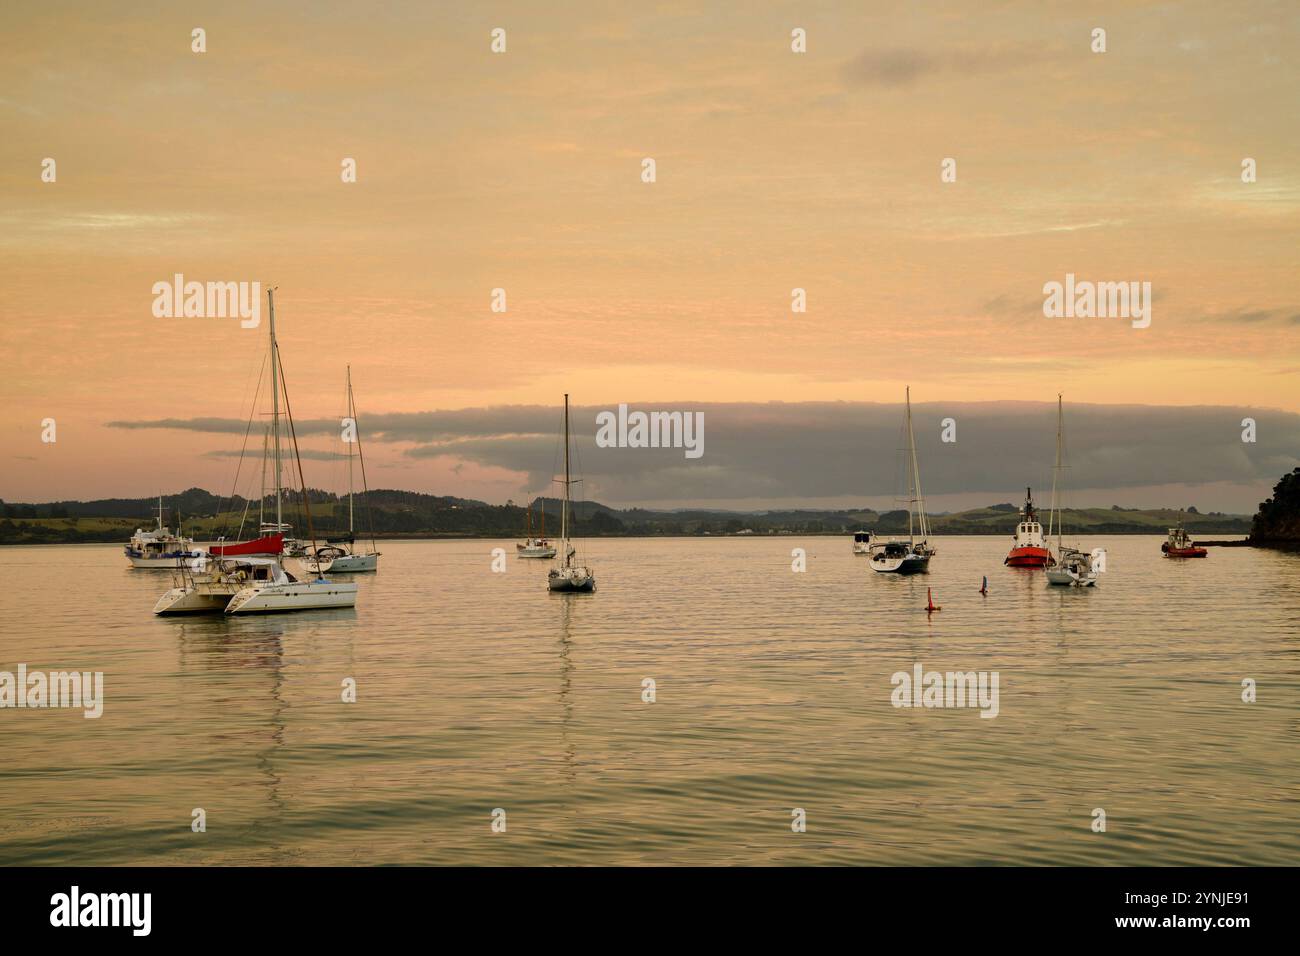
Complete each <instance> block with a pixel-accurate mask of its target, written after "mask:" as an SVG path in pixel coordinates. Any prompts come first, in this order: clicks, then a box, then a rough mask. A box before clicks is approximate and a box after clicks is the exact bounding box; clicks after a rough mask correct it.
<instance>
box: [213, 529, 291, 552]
mask: <svg viewBox="0 0 1300 956" xmlns="http://www.w3.org/2000/svg"><path fill="white" fill-rule="evenodd" d="M283 550H284V535H282V534H268V535H266V536H265V537H262V538H258V539H257V540H256V541H241V542H240V543H239V544H214V545H213V546H212V547H210V548H208V554H211V555H213V556H214V557H218V558H232V557H236V556H238V555H241V554H279V553H280V552H282V551H283Z"/></svg>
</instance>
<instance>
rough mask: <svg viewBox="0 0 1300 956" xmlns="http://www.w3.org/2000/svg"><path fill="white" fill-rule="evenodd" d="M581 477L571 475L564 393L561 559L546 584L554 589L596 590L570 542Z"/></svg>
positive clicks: (594, 579) (567, 397) (590, 572)
mask: <svg viewBox="0 0 1300 956" xmlns="http://www.w3.org/2000/svg"><path fill="white" fill-rule="evenodd" d="M578 481H581V479H576V480H575V479H573V478H570V476H569V396H568V393H567V392H566V393H565V395H564V501H563V503H562V504H561V505H560V554H562V555H564V557H562V558H561V559H560V566H559V567H558V568H551V570H550V572H549V573H548V574H547V575H546V586H547V587H548V588H549V589H550V590H552V591H594V590H596V575H595V574H594V573H593V572H592V570H591V568H589V567H587V566H586V565H584V564H577V563H575V562H574V560H573V557H574V554H575V552H576V549H575V548H574V547H573V546H572V545H570V544H569V488H570V487H571V486H572V485H574V484H576V483H577V482H578Z"/></svg>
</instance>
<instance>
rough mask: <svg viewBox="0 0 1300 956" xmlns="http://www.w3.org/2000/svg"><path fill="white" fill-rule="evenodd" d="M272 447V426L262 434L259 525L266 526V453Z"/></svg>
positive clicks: (267, 427)
mask: <svg viewBox="0 0 1300 956" xmlns="http://www.w3.org/2000/svg"><path fill="white" fill-rule="evenodd" d="M270 447H271V426H270V425H267V426H266V429H265V430H264V431H263V432H262V496H261V497H260V498H258V499H257V525H258V527H259V528H261V527H262V526H264V525H265V524H266V453H267V451H268V450H269V449H270Z"/></svg>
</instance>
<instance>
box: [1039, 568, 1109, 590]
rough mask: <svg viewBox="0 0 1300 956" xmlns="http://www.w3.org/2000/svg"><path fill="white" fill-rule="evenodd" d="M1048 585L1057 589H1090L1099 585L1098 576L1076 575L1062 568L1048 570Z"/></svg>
mask: <svg viewBox="0 0 1300 956" xmlns="http://www.w3.org/2000/svg"><path fill="white" fill-rule="evenodd" d="M1047 583H1048V584H1051V585H1055V586H1057V587H1067V588H1068V587H1074V588H1090V587H1095V586H1096V584H1097V576H1096V574H1095V573H1094V574H1091V575H1076V574H1074V573H1072V572H1070V571H1063V570H1061V569H1060V568H1048V569H1047Z"/></svg>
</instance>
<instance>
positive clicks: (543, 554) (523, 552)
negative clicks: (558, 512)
mask: <svg viewBox="0 0 1300 956" xmlns="http://www.w3.org/2000/svg"><path fill="white" fill-rule="evenodd" d="M526 514H527V516H528V532H527V536H526V537H525V539H524V541H523V542H522V543H521V542H518V541H516V542H515V553H516V556H517V557H520V558H553V557H555V554H556V551H555V546H554V545H553V544H551V542H549V541H547V540H546V504H545V503H544V502H543V504H542V532H541V535H540V536H539V537H536V538H534V537H533V509H532V508H531V507H530V508H529V509H528V511H527V512H526Z"/></svg>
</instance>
